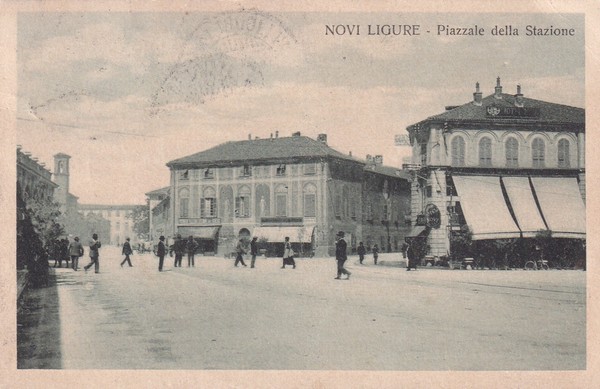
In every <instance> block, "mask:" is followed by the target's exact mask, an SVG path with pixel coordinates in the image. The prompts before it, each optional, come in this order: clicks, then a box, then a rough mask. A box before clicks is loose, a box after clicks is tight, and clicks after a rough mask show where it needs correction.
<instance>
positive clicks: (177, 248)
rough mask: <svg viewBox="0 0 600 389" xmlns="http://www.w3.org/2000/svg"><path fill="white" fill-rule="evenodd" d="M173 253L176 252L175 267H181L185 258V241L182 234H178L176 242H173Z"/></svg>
mask: <svg viewBox="0 0 600 389" xmlns="http://www.w3.org/2000/svg"><path fill="white" fill-rule="evenodd" d="M172 247H173V248H172V250H171V253H174V254H175V260H174V261H173V266H174V267H181V261H182V260H183V253H184V251H185V242H184V241H183V240H182V239H181V235H180V234H177V236H176V237H175V242H174V243H173V246H172Z"/></svg>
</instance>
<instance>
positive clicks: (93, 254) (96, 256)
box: [83, 234, 102, 273]
mask: <svg viewBox="0 0 600 389" xmlns="http://www.w3.org/2000/svg"><path fill="white" fill-rule="evenodd" d="M101 246H102V243H100V241H99V240H98V234H93V235H92V240H90V258H91V259H92V261H91V262H90V263H88V264H87V265H85V266H84V267H83V269H84V270H85V271H88V269H89V268H90V267H92V265H94V273H100V252H99V249H100V247H101Z"/></svg>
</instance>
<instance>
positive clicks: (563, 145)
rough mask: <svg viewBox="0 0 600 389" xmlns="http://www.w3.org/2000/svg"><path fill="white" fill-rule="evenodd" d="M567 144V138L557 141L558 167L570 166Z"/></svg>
mask: <svg viewBox="0 0 600 389" xmlns="http://www.w3.org/2000/svg"><path fill="white" fill-rule="evenodd" d="M569 146H570V144H569V141H568V140H567V139H561V140H559V141H558V167H562V168H568V167H571V158H570V153H569Z"/></svg>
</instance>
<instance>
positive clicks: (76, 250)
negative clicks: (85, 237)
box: [53, 234, 102, 273]
mask: <svg viewBox="0 0 600 389" xmlns="http://www.w3.org/2000/svg"><path fill="white" fill-rule="evenodd" d="M58 243H59V244H57V245H55V249H54V250H55V252H54V253H53V255H54V267H57V265H58V267H62V261H63V259H64V260H65V261H66V263H67V267H69V260H70V261H71V268H72V269H73V270H74V271H77V270H79V258H81V257H83V254H84V253H85V249H84V248H83V245H82V244H81V242H80V241H79V237H78V236H76V237H75V238H73V241H72V242H69V240H68V239H62V240H60V241H58ZM101 245H102V243H101V242H100V241H99V240H98V234H93V235H92V239H91V240H90V242H89V255H90V259H91V262H90V263H89V264H88V265H86V266H84V269H85V270H86V271H87V270H88V269H89V268H90V267H92V266H95V270H96V273H98V272H99V271H100V263H99V257H100V255H99V251H98V249H99V248H100V246H101Z"/></svg>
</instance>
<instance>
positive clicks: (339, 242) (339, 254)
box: [335, 231, 352, 280]
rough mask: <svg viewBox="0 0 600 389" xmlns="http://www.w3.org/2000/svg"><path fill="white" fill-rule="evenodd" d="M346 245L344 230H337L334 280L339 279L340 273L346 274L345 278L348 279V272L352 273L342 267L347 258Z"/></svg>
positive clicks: (340, 277)
mask: <svg viewBox="0 0 600 389" xmlns="http://www.w3.org/2000/svg"><path fill="white" fill-rule="evenodd" d="M347 246H348V245H347V244H346V241H345V240H344V231H340V232H338V234H337V236H336V242H335V259H336V261H337V277H335V279H336V280H341V279H342V274H346V279H347V280H349V279H350V274H352V273H350V272H349V271H348V270H346V269H344V262H346V260H347V259H348V256H347V254H346V248H347Z"/></svg>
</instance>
